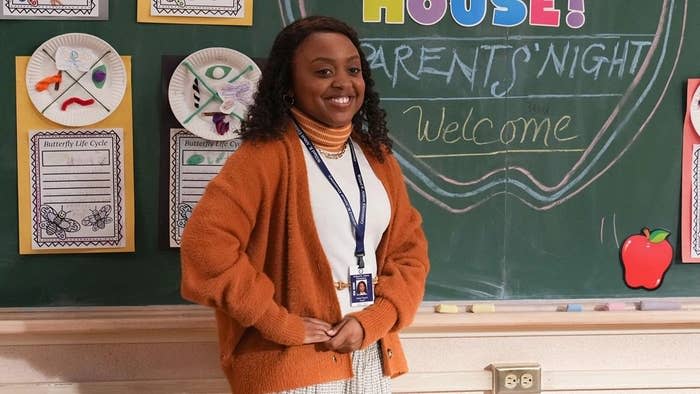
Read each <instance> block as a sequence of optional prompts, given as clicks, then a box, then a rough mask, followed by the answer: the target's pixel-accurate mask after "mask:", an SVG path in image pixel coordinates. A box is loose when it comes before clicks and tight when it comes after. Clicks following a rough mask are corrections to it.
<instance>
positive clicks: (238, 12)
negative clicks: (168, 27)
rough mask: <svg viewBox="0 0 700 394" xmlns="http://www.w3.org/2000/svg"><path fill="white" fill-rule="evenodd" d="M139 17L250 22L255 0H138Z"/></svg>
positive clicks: (203, 22) (145, 19)
mask: <svg viewBox="0 0 700 394" xmlns="http://www.w3.org/2000/svg"><path fill="white" fill-rule="evenodd" d="M138 21H139V22H143V23H181V24H201V25H242V26H250V25H252V24H253V0H223V1H222V0H218V1H217V0H138Z"/></svg>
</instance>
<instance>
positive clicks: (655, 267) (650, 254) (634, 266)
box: [620, 228, 673, 290]
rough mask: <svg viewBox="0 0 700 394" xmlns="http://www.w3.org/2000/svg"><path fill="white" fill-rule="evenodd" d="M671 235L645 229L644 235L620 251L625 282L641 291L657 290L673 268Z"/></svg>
mask: <svg viewBox="0 0 700 394" xmlns="http://www.w3.org/2000/svg"><path fill="white" fill-rule="evenodd" d="M670 234H671V233H670V232H668V231H666V230H663V229H656V230H654V231H651V232H650V231H649V229H648V228H644V229H642V234H635V235H631V236H629V237H628V238H627V239H626V240H625V242H624V243H623V244H622V248H620V258H621V259H622V266H623V267H624V268H625V283H626V284H627V286H629V287H631V288H633V289H638V288H644V289H647V290H655V289H657V288H658V287H659V286H660V285H661V281H662V280H663V278H664V275H665V274H666V271H668V268H669V267H670V266H671V260H672V259H673V247H672V246H671V243H670V242H668V240H667V238H668V236H669V235H670Z"/></svg>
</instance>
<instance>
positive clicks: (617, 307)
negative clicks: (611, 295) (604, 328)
mask: <svg viewBox="0 0 700 394" xmlns="http://www.w3.org/2000/svg"><path fill="white" fill-rule="evenodd" d="M603 310H604V311H624V310H625V303H624V302H608V303H606V304H605V305H603Z"/></svg>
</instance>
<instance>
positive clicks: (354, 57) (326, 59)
mask: <svg viewBox="0 0 700 394" xmlns="http://www.w3.org/2000/svg"><path fill="white" fill-rule="evenodd" d="M354 60H360V55H352V56H350V57H349V58H347V59H345V61H346V62H350V61H354ZM335 61H337V59H335V58H330V57H322V56H319V57H316V58H313V59H312V60H311V63H316V62H325V63H333V62H335Z"/></svg>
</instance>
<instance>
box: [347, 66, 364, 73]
mask: <svg viewBox="0 0 700 394" xmlns="http://www.w3.org/2000/svg"><path fill="white" fill-rule="evenodd" d="M348 71H350V74H360V73H361V72H362V69H361V68H359V67H350V69H349V70H348Z"/></svg>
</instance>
